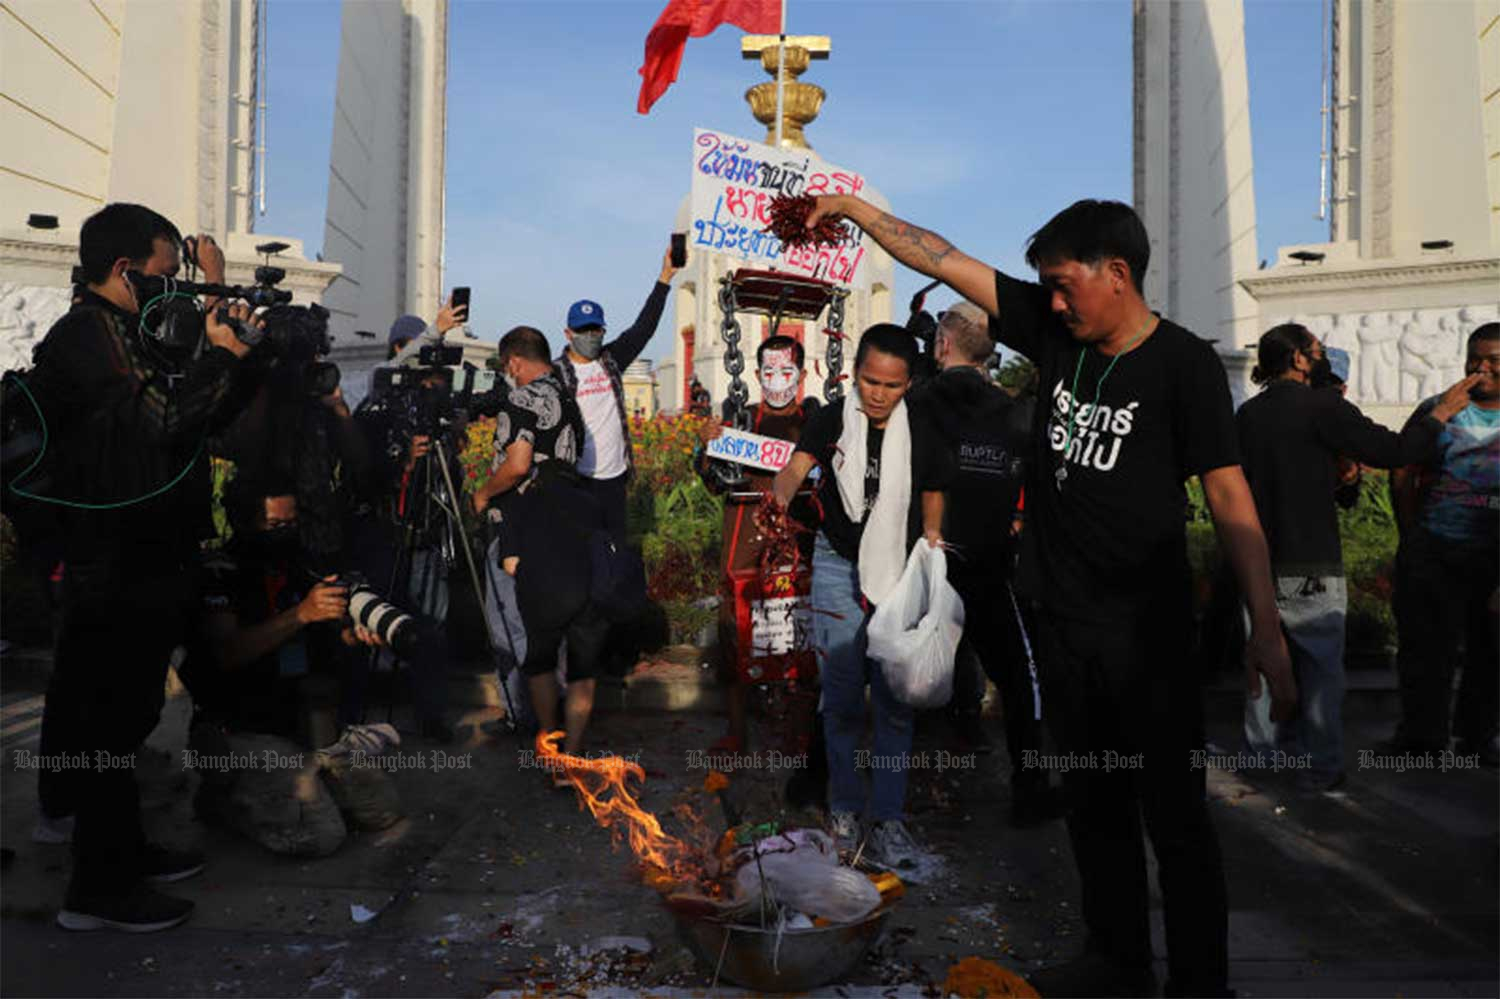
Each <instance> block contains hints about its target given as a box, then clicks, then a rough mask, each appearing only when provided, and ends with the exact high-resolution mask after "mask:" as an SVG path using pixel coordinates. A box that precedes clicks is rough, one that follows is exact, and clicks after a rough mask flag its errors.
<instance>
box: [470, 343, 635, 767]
mask: <svg viewBox="0 0 1500 999" xmlns="http://www.w3.org/2000/svg"><path fill="white" fill-rule="evenodd" d="M549 356H550V355H549V352H548V348H547V339H546V337H544V336H543V335H542V334H541V333H540V332H539V331H538V330H535V329H533V328H531V327H529V326H518V327H516V328H515V329H513V330H511V331H510V332H509V333H507V334H505V336H504V337H502V338H501V340H500V349H499V362H500V370H501V371H502V372H503V373H504V376H505V381H506V384H507V385H508V386H509V387H510V393H509V396H508V398H507V399H506V401H505V404H504V406H502V407H501V410H500V413H499V415H498V416H497V417H496V420H495V458H494V462H493V465H492V468H493V471H492V472H491V473H490V477H489V479H488V480H486V481H485V482H484V483H483V484H481V485H480V486H479V487H478V488H477V489H476V490H475V491H474V508H475V509H476V510H478V511H480V512H481V513H483V512H484V511H485V510H486V509H488V508H490V507H495V508H496V509H498V511H499V517H500V544H499V556H500V558H501V560H502V561H501V564H502V566H503V568H504V569H505V571H506V572H507V573H509V574H510V575H512V576H514V577H515V580H516V602H517V603H518V604H519V606H520V611H521V620H522V623H523V624H524V625H525V631H526V654H525V659H524V661H523V662H522V663H521V672H522V673H524V674H525V675H526V677H527V685H528V690H529V693H530V695H531V704H532V708H533V709H534V710H535V712H536V717H537V721H538V723H539V724H540V726H541V729H542V731H544V732H551V731H554V730H555V729H557V728H558V697H557V686H556V681H555V680H554V678H553V670H555V669H556V667H557V659H558V651H559V650H560V649H561V647H562V643H563V641H564V640H566V641H567V643H568V656H567V664H568V666H567V670H568V672H567V679H568V690H567V695H566V703H565V704H564V706H563V717H564V723H563V727H564V728H566V730H567V742H566V745H565V748H566V750H567V751H568V752H570V753H577V752H578V751H579V749H580V748H581V746H582V742H583V732H584V729H585V728H586V727H587V725H588V720H589V716H590V714H591V713H592V712H593V706H594V681H595V679H596V678H597V676H598V675H599V670H600V666H601V665H602V661H603V652H604V643H605V637H606V635H607V632H608V627H609V625H608V621H607V619H606V618H605V617H604V616H603V615H602V614H600V613H598V612H596V611H595V610H594V608H593V607H592V606H591V604H590V603H589V591H590V582H591V575H590V564H589V561H590V549H589V536H590V534H591V533H592V532H594V531H596V530H602V529H604V527H605V521H604V513H603V509H602V507H601V505H600V503H599V501H598V499H597V498H595V496H594V495H593V494H592V493H591V492H589V490H588V489H587V488H586V487H585V486H584V485H583V484H582V482H581V481H580V476H579V474H578V471H577V468H576V466H577V462H578V455H579V451H580V445H581V442H582V441H583V434H584V423H583V415H582V413H581V412H580V411H579V408H578V403H577V401H576V400H575V399H574V397H573V395H572V393H570V392H567V391H566V390H564V388H563V386H562V383H561V382H560V381H559V379H558V377H557V372H556V370H555V369H554V367H553V365H552V362H551V361H550V360H549ZM557 782H558V783H560V784H565V783H566V782H562V781H560V779H559V780H558V781H557Z"/></svg>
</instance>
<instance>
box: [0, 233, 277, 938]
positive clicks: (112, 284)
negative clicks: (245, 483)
mask: <svg viewBox="0 0 1500 999" xmlns="http://www.w3.org/2000/svg"><path fill="white" fill-rule="evenodd" d="M180 244H181V238H180V236H179V234H178V232H177V230H176V228H175V227H173V226H172V224H171V223H170V222H168V221H167V220H166V219H165V218H163V217H162V216H161V215H159V214H157V213H156V212H154V211H151V210H150V209H148V208H145V207H143V206H141V205H131V204H111V205H107V206H106V207H104V208H103V209H101V210H100V211H99V212H97V213H95V214H94V215H92V216H90V217H89V218H88V220H87V221H85V222H84V224H83V228H82V231H81V232H80V235H79V258H80V262H81V266H80V267H79V268H78V272H77V273H78V274H79V282H80V285H81V287H79V288H78V289H77V293H76V296H75V299H74V303H73V307H72V308H71V309H70V310H69V312H68V313H67V314H66V315H65V316H63V317H62V318H61V319H60V320H58V321H57V323H56V324H55V325H54V326H53V327H52V329H51V330H49V331H48V333H47V336H46V338H45V339H44V340H43V341H42V343H41V344H39V345H38V347H37V348H36V351H35V354H34V360H35V368H34V370H33V371H32V373H31V374H30V375H29V377H28V383H27V384H28V386H29V387H28V389H27V391H28V393H29V394H30V395H31V396H32V398H33V401H34V402H35V404H36V407H37V412H38V413H39V415H40V418H41V420H42V421H43V425H44V430H45V434H44V440H45V441H46V446H45V450H44V451H43V453H42V455H41V456H40V457H39V458H38V462H40V461H42V460H45V461H46V462H47V463H48V464H47V466H46V470H47V472H48V473H49V474H50V482H49V483H48V487H47V489H46V494H45V502H47V503H49V504H51V505H53V506H55V507H56V508H57V509H58V510H59V512H60V517H61V519H62V528H63V530H62V534H63V538H64V551H63V557H64V561H65V565H66V570H65V574H64V579H63V595H62V603H63V610H62V626H61V631H60V635H59V638H58V642H57V647H56V652H55V656H54V662H53V673H52V678H51V682H50V684H49V688H48V695H47V709H46V714H44V718H43V734H44V737H45V738H44V740H43V741H44V744H45V750H44V751H48V752H49V753H66V754H68V755H70V756H71V755H82V756H85V757H87V758H88V759H90V760H96V761H107V762H108V763H109V765H103V764H102V763H101V764H100V765H95V766H91V767H88V768H85V769H82V770H79V771H77V772H75V774H74V780H73V781H72V782H71V784H70V788H71V792H70V795H69V797H70V798H71V799H72V800H71V802H69V803H70V804H74V805H76V823H75V826H74V828H73V829H72V831H71V833H72V841H73V855H74V866H73V873H72V878H71V881H70V882H69V885H68V889H67V895H66V899H65V901H64V905H63V908H62V910H61V911H60V912H59V914H58V923H59V924H60V925H62V926H64V927H66V928H69V929H98V928H104V927H108V928H115V929H125V930H132V931H151V930H159V929H165V928H167V927H170V926H175V925H176V924H178V923H180V922H182V921H183V920H184V919H186V918H187V916H188V914H189V913H190V912H191V911H192V903H191V902H187V901H184V900H181V899H176V898H171V897H168V896H165V895H161V894H158V893H157V892H155V891H153V890H151V889H150V888H148V887H147V886H146V885H145V881H147V880H153V881H171V880H177V879H179V878H182V877H187V876H190V875H192V874H194V873H197V871H199V870H201V869H202V866H203V861H202V857H201V855H196V854H185V853H179V852H175V851H169V850H165V849H162V848H160V847H156V846H152V845H150V844H148V843H147V842H146V838H145V833H144V831H143V830H142V827H141V816H140V803H139V797H138V791H137V788H136V783H135V775H134V773H133V754H134V753H135V751H136V750H137V749H138V748H139V746H140V744H141V743H142V741H143V740H144V739H145V738H146V736H147V735H148V734H149V733H150V731H151V729H152V728H153V727H154V726H155V724H156V721H157V717H158V715H159V714H160V711H161V707H162V704H163V691H164V686H165V680H166V671H167V665H168V660H169V659H170V657H171V654H172V650H173V649H174V648H175V647H176V646H177V645H178V644H179V643H180V641H181V640H182V637H183V631H184V623H185V613H186V610H187V605H188V602H189V599H190V589H191V580H192V578H193V563H194V561H195V559H196V549H197V543H198V541H199V540H200V538H201V537H202V535H203V532H204V531H205V529H206V528H207V527H208V526H209V493H208V472H207V456H206V454H205V453H204V449H203V439H204V436H205V434H206V432H207V430H208V427H209V425H210V423H211V421H213V420H214V419H216V418H218V417H220V416H221V415H222V412H221V411H222V408H223V406H224V405H225V401H226V398H227V397H228V395H229V391H230V385H231V380H232V378H233V376H234V374H235V370H236V368H237V367H238V366H239V364H240V359H241V358H243V357H245V355H246V354H247V353H249V350H250V348H249V346H247V345H246V344H245V343H244V342H243V341H242V340H241V339H240V337H239V336H237V335H236V331H235V329H234V328H233V326H232V325H231V322H230V321H234V322H238V323H241V324H243V323H245V322H246V321H248V320H249V316H250V313H249V309H248V308H247V307H244V306H235V307H233V308H231V309H228V310H226V311H225V312H224V313H222V314H221V313H220V312H218V311H217V310H210V311H209V312H208V313H207V315H206V317H205V320H204V322H203V325H202V327H201V333H199V332H197V331H196V330H195V331H194V336H193V337H192V338H191V340H192V342H189V341H188V340H187V339H183V340H177V341H173V339H172V337H171V336H170V335H169V334H170V333H172V332H173V331H174V330H176V331H179V332H180V331H182V330H184V329H186V328H187V326H188V325H190V324H187V323H184V324H183V325H182V326H173V325H171V324H169V323H167V322H166V321H165V319H164V316H165V315H167V314H168V313H169V310H168V308H167V307H168V306H172V305H179V306H180V305H181V302H180V300H188V301H189V302H190V304H189V305H188V306H182V308H186V309H189V310H190V311H192V312H193V313H194V314H196V310H197V304H196V302H195V301H192V300H191V299H190V296H187V295H185V294H181V295H178V294H174V293H170V292H168V293H162V292H159V291H158V292H156V294H154V295H150V297H147V289H153V288H154V287H156V286H159V284H160V281H161V279H162V277H163V276H170V275H174V274H175V273H176V271H177V269H178V267H179V264H180V256H179V254H180V249H179V246H180ZM210 245H211V240H208V239H207V238H206V237H200V240H199V246H200V249H203V250H206V249H207V248H208V247H209V246H210ZM205 255H207V254H205ZM153 282H155V283H156V284H155V285H153ZM153 323H156V325H154V326H153ZM240 328H241V329H245V328H246V327H244V326H243V325H241V327H240ZM204 335H206V340H207V342H206V343H204V344H202V345H201V349H197V348H198V347H199V342H198V341H199V340H201V338H202V336H204ZM194 350H196V354H195V353H194ZM33 467H35V465H34V466H33ZM37 488H41V487H40V486H38V487H37ZM22 489H24V486H23V485H17V483H15V482H12V483H11V489H10V491H11V492H19V491H21V490H22ZM28 492H29V491H28ZM30 495H31V496H32V497H35V496H36V494H35V493H31V494H30ZM46 804H47V803H46V802H45V801H44V807H45V805H46ZM54 818H56V819H63V818H64V816H62V815H57V816H54ZM66 835H67V831H66V830H62V836H66ZM59 838H62V837H61V836H60V837H59Z"/></svg>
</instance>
